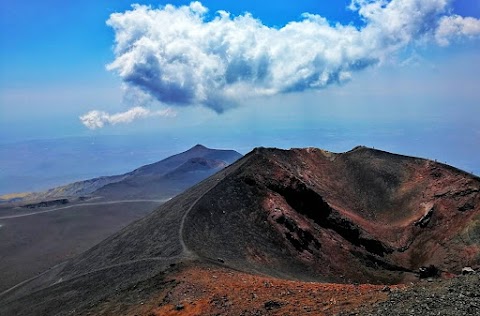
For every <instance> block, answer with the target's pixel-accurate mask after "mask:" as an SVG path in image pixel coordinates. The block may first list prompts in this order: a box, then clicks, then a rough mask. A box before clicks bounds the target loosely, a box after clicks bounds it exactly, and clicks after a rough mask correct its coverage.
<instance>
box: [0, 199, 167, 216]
mask: <svg viewBox="0 0 480 316" xmlns="http://www.w3.org/2000/svg"><path fill="white" fill-rule="evenodd" d="M168 200H170V199H163V200H118V201H106V202H95V203H79V204H72V205H68V206H62V207H57V208H54V209H50V210H44V211H38V212H31V213H24V214H18V215H8V216H2V217H0V220H5V219H13V218H19V217H26V216H32V215H39V214H45V213H50V212H56V211H61V210H65V209H69V208H74V207H81V206H99V205H110V204H119V203H141V202H156V203H164V202H167V201H168Z"/></svg>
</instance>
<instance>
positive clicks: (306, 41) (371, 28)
mask: <svg viewBox="0 0 480 316" xmlns="http://www.w3.org/2000/svg"><path fill="white" fill-rule="evenodd" d="M449 2H450V1H449V0H391V1H386V0H352V2H351V5H350V9H352V10H354V11H355V12H358V14H359V15H360V17H361V18H362V19H363V20H364V21H365V25H364V26H363V27H361V28H357V27H355V26H353V25H341V24H335V25H332V24H330V23H329V21H327V20H326V19H325V18H324V17H322V16H320V15H315V14H304V15H303V20H301V21H293V22H290V23H288V24H286V25H285V26H284V27H282V28H279V29H277V28H272V27H268V26H266V25H264V24H262V22H261V21H260V20H258V19H255V18H254V17H252V16H251V15H250V14H248V13H247V14H245V15H241V16H231V15H230V14H229V13H227V12H224V11H219V12H217V13H216V14H215V16H214V17H213V18H210V16H209V15H208V14H207V11H208V9H207V8H205V7H204V6H203V5H202V4H201V3H200V2H192V3H191V4H190V5H189V6H180V7H175V6H173V5H166V6H164V7H160V8H152V7H150V6H144V5H134V6H133V7H132V10H129V11H126V12H123V13H115V14H112V15H111V16H110V18H109V20H108V21H107V24H108V25H110V26H111V27H112V28H113V29H114V31H115V56H116V58H115V60H114V61H113V62H112V63H111V64H110V65H108V69H109V70H112V71H115V72H117V73H118V75H119V76H120V77H121V78H122V80H123V81H124V82H125V83H126V84H127V85H128V86H130V87H132V88H135V89H140V90H141V91H143V92H144V93H146V94H148V95H150V96H152V97H153V98H155V99H156V100H158V101H159V102H161V103H166V104H171V105H180V106H185V105H191V104H194V105H198V104H201V105H204V106H207V107H209V108H211V109H213V110H215V111H217V112H223V111H225V110H226V109H228V108H230V107H234V106H236V105H237V103H239V102H240V101H241V100H244V99H247V98H250V97H256V96H269V95H275V94H281V93H288V92H292V91H305V90H312V89H323V88H326V87H328V86H329V85H332V84H342V83H344V82H347V81H349V80H350V79H351V78H352V76H353V75H354V73H355V72H358V71H361V70H363V69H365V68H368V67H371V66H373V65H377V64H380V63H382V62H383V61H385V60H386V59H387V58H389V56H391V55H392V54H394V53H395V52H397V51H398V50H400V49H402V48H405V47H407V46H408V45H415V44H417V43H425V42H434V43H435V42H436V43H439V44H441V45H446V44H448V42H449V41H450V40H452V39H455V38H458V37H460V36H474V35H478V34H479V33H480V32H479V30H478V25H479V23H480V22H479V20H477V19H474V18H463V17H460V16H455V15H448V12H449V11H448V9H449V7H448V6H449ZM101 116H102V115H101V113H100V114H96V115H94V117H101ZM94 122H96V120H94ZM94 126H95V124H94Z"/></svg>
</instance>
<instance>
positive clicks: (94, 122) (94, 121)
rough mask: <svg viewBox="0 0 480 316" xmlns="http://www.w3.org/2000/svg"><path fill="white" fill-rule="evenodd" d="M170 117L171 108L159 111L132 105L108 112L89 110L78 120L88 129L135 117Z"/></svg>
mask: <svg viewBox="0 0 480 316" xmlns="http://www.w3.org/2000/svg"><path fill="white" fill-rule="evenodd" d="M155 116H159V117H171V116H175V112H173V111H172V110H171V109H165V110H160V111H151V110H149V109H146V108H144V107H140V106H137V107H134V108H131V109H129V110H128V111H125V112H120V113H115V114H109V113H107V112H103V111H97V110H94V111H90V112H88V113H86V114H84V115H82V116H80V121H81V122H82V124H83V125H85V126H86V127H87V128H89V129H97V128H102V127H104V126H106V125H116V124H120V123H130V122H132V121H134V120H136V119H140V118H147V117H155Z"/></svg>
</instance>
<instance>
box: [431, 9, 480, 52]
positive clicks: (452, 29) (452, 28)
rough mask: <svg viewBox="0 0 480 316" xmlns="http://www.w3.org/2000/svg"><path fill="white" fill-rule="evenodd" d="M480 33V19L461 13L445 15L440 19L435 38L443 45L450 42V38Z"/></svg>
mask: <svg viewBox="0 0 480 316" xmlns="http://www.w3.org/2000/svg"><path fill="white" fill-rule="evenodd" d="M479 35H480V20H478V19H475V18H471V17H466V18H464V17H461V16H459V15H451V16H444V17H442V18H441V19H440V23H439V25H438V28H437V31H436V33H435V38H436V39H437V41H438V43H439V44H440V45H442V46H445V45H448V44H450V40H452V39H455V38H458V37H473V36H479Z"/></svg>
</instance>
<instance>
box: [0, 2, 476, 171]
mask: <svg viewBox="0 0 480 316" xmlns="http://www.w3.org/2000/svg"><path fill="white" fill-rule="evenodd" d="M137 3H138V4H137V5H134V6H132V1H124V0H104V1H98V0H97V1H93V0H85V1H75V2H74V1H60V0H45V1H33V0H24V1H21V0H20V1H3V2H2V5H1V6H2V8H1V10H0V42H1V43H2V48H1V49H0V144H2V143H13V142H19V141H25V140H32V139H49V138H64V137H78V136H84V137H98V136H102V135H130V136H131V135H139V137H142V135H148V136H149V137H151V136H152V135H154V136H155V137H156V139H158V140H162V139H163V140H165V144H167V143H171V141H172V139H175V140H178V141H179V142H181V143H182V144H183V143H184V144H185V145H187V144H192V145H193V144H195V143H207V144H206V145H210V146H212V147H214V146H217V147H218V146H223V147H228V148H233V149H237V150H239V151H243V152H246V151H248V150H249V149H251V148H253V147H255V146H278V147H282V148H290V147H305V146H315V147H328V148H326V149H329V150H334V151H335V150H336V151H345V150H348V149H350V148H351V147H353V146H355V145H359V144H363V145H367V146H371V147H377V148H382V149H385V150H390V151H396V152H400V153H404V154H410V155H419V156H422V157H428V158H432V159H433V158H435V159H436V158H438V159H441V160H446V161H447V162H450V163H452V164H455V165H457V166H459V167H461V168H464V169H471V170H472V171H474V172H476V173H480V158H477V157H478V156H479V154H480V150H479V148H480V124H479V123H480V105H479V100H480V89H478V87H480V79H479V76H478V74H479V73H480V54H479V53H480V20H479V19H480V0H456V1H454V0H452V1H449V0H403V1H399V0H391V1H381V0H353V1H352V0H345V1H344V0H339V1H325V0H302V1H293V0H281V1H275V2H267V1H253V0H245V1H220V0H210V1H202V2H190V1H170V2H165V1H138V2H137ZM160 143H161V142H160Z"/></svg>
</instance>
